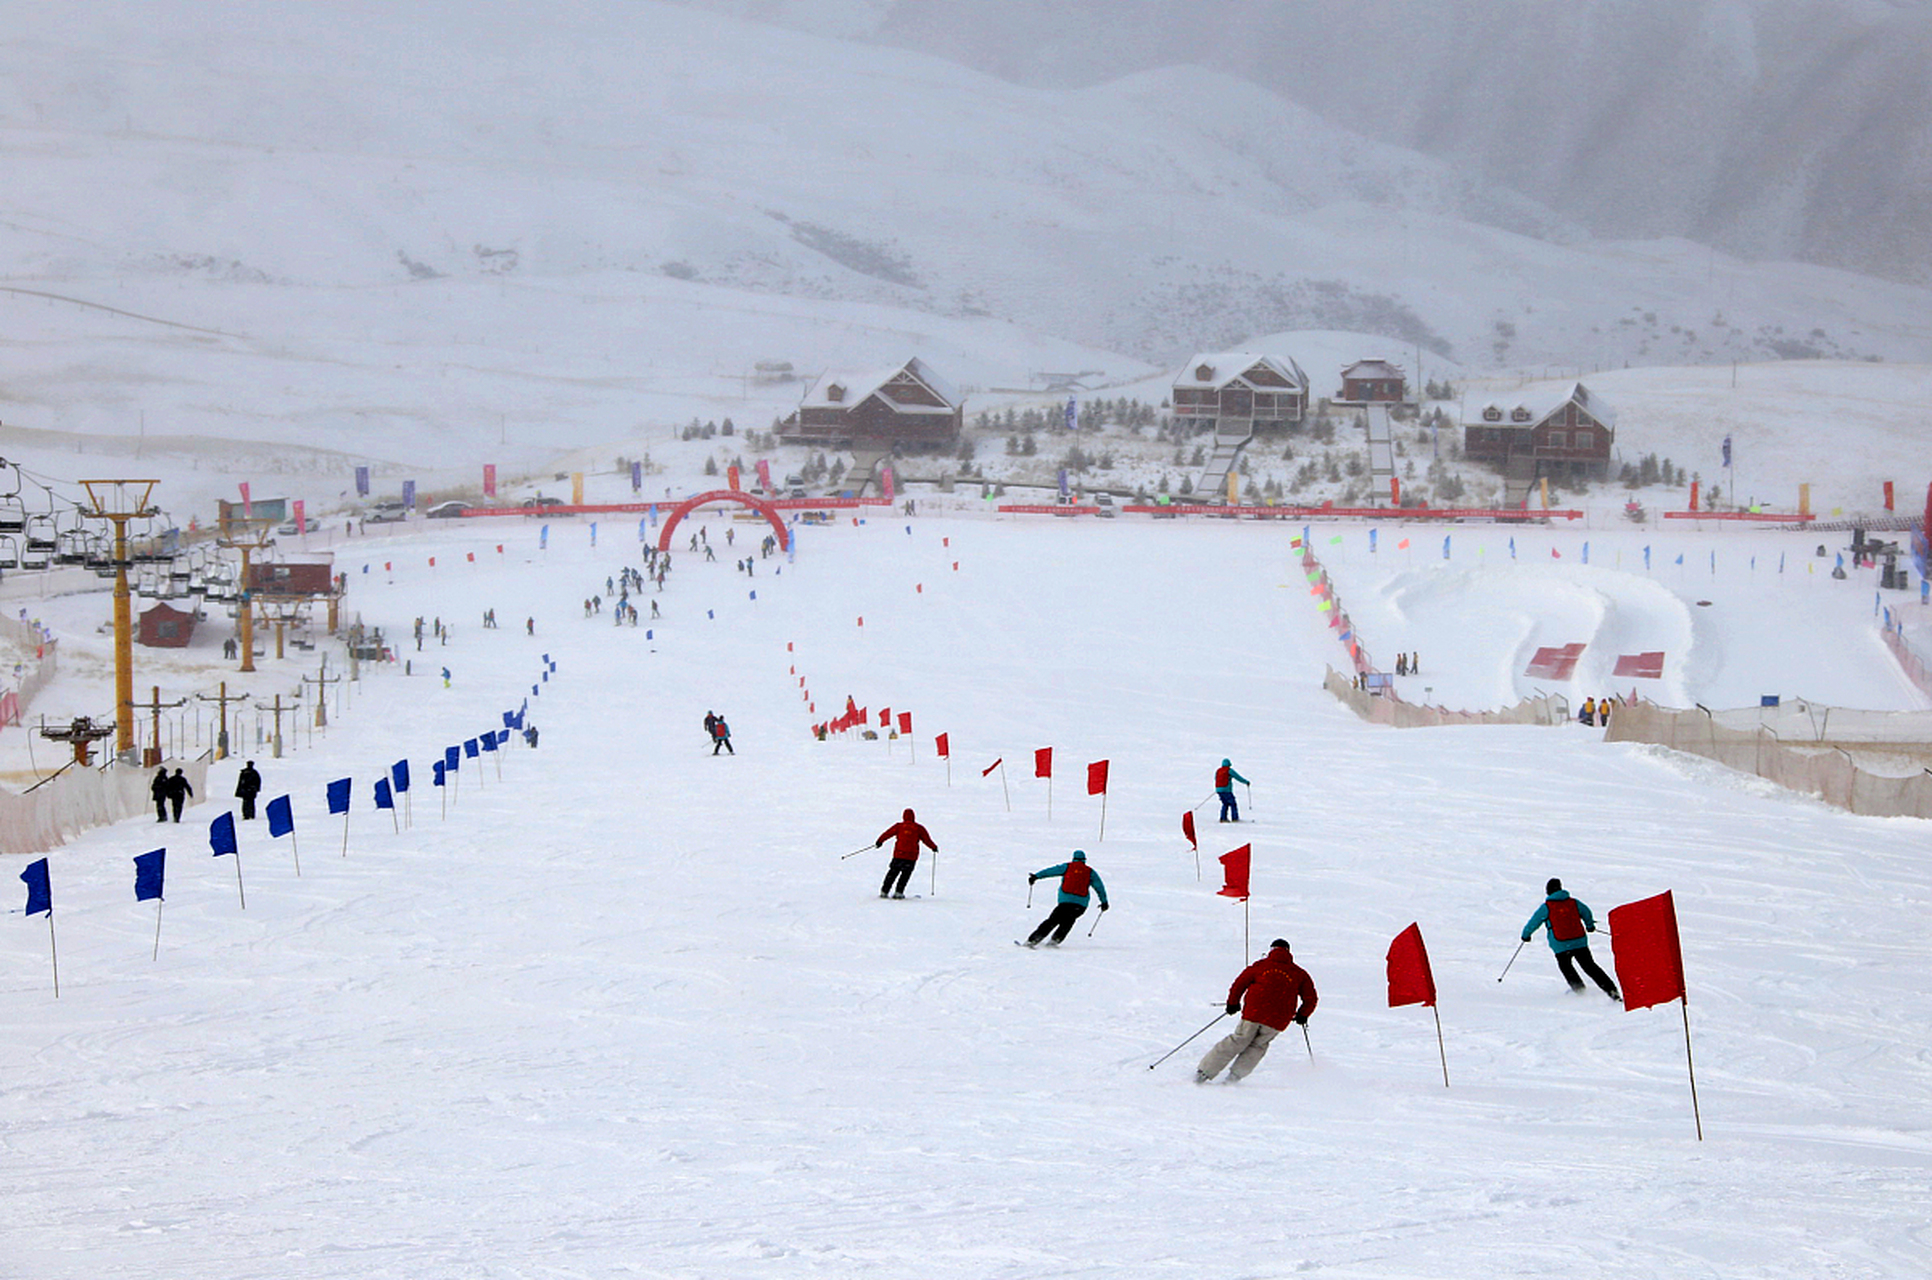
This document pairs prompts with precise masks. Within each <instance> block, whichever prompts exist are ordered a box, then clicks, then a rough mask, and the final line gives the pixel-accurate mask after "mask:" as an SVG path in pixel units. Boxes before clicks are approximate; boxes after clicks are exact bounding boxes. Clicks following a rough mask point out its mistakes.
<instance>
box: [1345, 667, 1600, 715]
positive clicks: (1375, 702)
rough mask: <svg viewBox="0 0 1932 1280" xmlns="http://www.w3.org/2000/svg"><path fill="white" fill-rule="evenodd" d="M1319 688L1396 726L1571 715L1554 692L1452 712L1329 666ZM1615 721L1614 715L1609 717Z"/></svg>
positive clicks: (1358, 712)
mask: <svg viewBox="0 0 1932 1280" xmlns="http://www.w3.org/2000/svg"><path fill="white" fill-rule="evenodd" d="M1327 670H1328V675H1327V677H1326V678H1324V679H1323V681H1322V687H1323V688H1325V689H1327V690H1328V691H1329V692H1330V693H1332V694H1334V695H1335V698H1336V700H1337V701H1338V702H1340V703H1341V704H1342V705H1343V706H1345V707H1347V708H1348V709H1349V710H1351V711H1353V712H1354V713H1355V714H1356V715H1358V716H1360V717H1362V719H1364V720H1367V721H1368V722H1369V723H1370V724H1387V725H1394V726H1395V727H1396V728H1398V729H1420V728H1426V727H1429V726H1432V725H1443V724H1546V725H1547V724H1563V723H1565V722H1567V721H1568V720H1569V718H1570V712H1569V703H1568V702H1566V701H1565V700H1564V699H1563V698H1561V697H1558V696H1557V695H1555V694H1546V695H1544V696H1542V697H1537V698H1525V699H1524V700H1523V701H1521V702H1519V703H1516V704H1515V705H1514V706H1509V707H1503V708H1501V709H1499V710H1495V711H1451V710H1449V708H1447V707H1430V706H1423V705H1420V704H1418V703H1414V702H1404V701H1402V699H1400V698H1398V697H1396V696H1395V690H1394V689H1392V688H1391V689H1388V690H1386V691H1384V692H1381V693H1372V692H1370V691H1369V690H1367V689H1362V688H1358V687H1357V686H1356V684H1355V682H1354V681H1353V680H1350V679H1349V678H1348V677H1347V676H1345V675H1343V674H1342V673H1341V672H1339V671H1337V670H1335V668H1333V667H1329V668H1328V669H1327ZM1611 723H1612V724H1615V723H1616V718H1615V717H1613V718H1612V719H1611Z"/></svg>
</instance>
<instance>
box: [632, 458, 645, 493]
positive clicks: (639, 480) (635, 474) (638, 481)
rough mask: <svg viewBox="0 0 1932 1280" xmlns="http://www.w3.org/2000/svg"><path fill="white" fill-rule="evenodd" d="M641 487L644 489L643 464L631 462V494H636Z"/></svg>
mask: <svg viewBox="0 0 1932 1280" xmlns="http://www.w3.org/2000/svg"><path fill="white" fill-rule="evenodd" d="M643 487H644V464H643V463H641V462H633V463H631V492H632V493H636V492H637V491H638V490H640V489H642V488H643Z"/></svg>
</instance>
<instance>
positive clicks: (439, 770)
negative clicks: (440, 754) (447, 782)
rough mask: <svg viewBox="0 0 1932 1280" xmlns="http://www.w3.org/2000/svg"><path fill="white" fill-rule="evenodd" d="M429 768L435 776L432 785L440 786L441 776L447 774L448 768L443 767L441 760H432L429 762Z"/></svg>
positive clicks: (441, 782)
mask: <svg viewBox="0 0 1932 1280" xmlns="http://www.w3.org/2000/svg"><path fill="white" fill-rule="evenodd" d="M429 767H430V769H431V770H432V771H433V772H434V773H435V774H436V781H435V783H434V784H432V785H434V786H438V787H440V786H442V785H443V775H444V774H446V773H448V772H449V766H447V765H445V764H444V763H443V762H442V761H441V760H432V761H430V764H429Z"/></svg>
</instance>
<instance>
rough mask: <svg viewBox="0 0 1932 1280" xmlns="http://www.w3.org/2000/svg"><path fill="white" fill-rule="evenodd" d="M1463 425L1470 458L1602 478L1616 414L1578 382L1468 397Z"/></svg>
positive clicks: (1607, 464) (1502, 466) (1503, 465)
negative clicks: (1530, 463)
mask: <svg viewBox="0 0 1932 1280" xmlns="http://www.w3.org/2000/svg"><path fill="white" fill-rule="evenodd" d="M1462 429H1463V444H1462V448H1463V453H1464V455H1465V456H1467V457H1468V458H1469V459H1471V460H1472V461H1476V462H1486V463H1491V464H1493V465H1495V466H1496V467H1498V468H1499V469H1501V470H1504V471H1508V470H1509V469H1510V467H1511V465H1512V464H1515V465H1518V466H1521V465H1522V464H1523V463H1524V462H1525V461H1533V462H1534V463H1535V464H1536V468H1537V470H1538V471H1540V472H1543V473H1545V474H1550V473H1555V474H1564V475H1574V476H1592V477H1596V478H1599V479H1600V478H1602V477H1603V476H1604V475H1606V474H1607V473H1608V472H1609V469H1610V450H1611V447H1612V446H1613V445H1614V444H1615V443H1616V438H1617V413H1616V410H1615V409H1612V408H1611V407H1610V406H1609V405H1607V404H1605V403H1604V402H1603V401H1602V400H1601V399H1600V398H1598V397H1596V396H1593V395H1591V394H1590V391H1589V389H1588V388H1586V387H1585V386H1584V385H1583V384H1582V383H1581V382H1576V383H1571V384H1569V385H1567V386H1565V385H1562V384H1558V385H1557V386H1554V387H1545V388H1534V387H1532V388H1525V389H1524V390H1522V391H1520V392H1516V393H1512V394H1511V395H1507V396H1497V397H1492V398H1490V399H1486V400H1483V401H1480V402H1465V404H1464V406H1463V418H1462Z"/></svg>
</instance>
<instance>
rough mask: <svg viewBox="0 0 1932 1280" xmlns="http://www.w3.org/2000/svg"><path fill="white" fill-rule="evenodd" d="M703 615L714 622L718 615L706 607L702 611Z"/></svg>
mask: <svg viewBox="0 0 1932 1280" xmlns="http://www.w3.org/2000/svg"><path fill="white" fill-rule="evenodd" d="M704 616H705V617H707V618H709V619H711V620H712V621H714V622H715V621H716V620H717V617H718V615H717V614H716V613H714V612H713V611H712V610H710V609H706V610H705V611H704Z"/></svg>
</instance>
